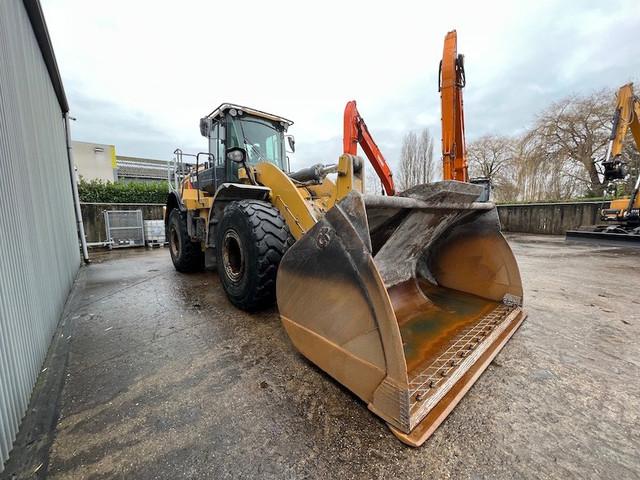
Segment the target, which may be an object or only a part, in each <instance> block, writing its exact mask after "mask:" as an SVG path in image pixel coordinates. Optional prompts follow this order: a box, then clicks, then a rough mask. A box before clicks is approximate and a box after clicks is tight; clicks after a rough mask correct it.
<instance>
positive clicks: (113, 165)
mask: <svg viewBox="0 0 640 480" xmlns="http://www.w3.org/2000/svg"><path fill="white" fill-rule="evenodd" d="M111 168H113V169H114V170H115V169H116V168H118V160H117V158H116V147H115V146H114V145H111Z"/></svg>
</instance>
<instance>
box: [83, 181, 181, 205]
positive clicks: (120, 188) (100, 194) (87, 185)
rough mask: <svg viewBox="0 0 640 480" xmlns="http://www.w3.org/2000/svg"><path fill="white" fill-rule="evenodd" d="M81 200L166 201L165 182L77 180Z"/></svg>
mask: <svg viewBox="0 0 640 480" xmlns="http://www.w3.org/2000/svg"><path fill="white" fill-rule="evenodd" d="M78 193H79V195H80V201H81V202H92V203H166V202H167V194H168V193H169V184H168V183H167V182H149V183H146V182H128V183H124V182H122V183H120V182H117V183H113V182H104V181H102V180H91V181H86V180H84V179H80V182H78Z"/></svg>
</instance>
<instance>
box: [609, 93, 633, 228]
mask: <svg viewBox="0 0 640 480" xmlns="http://www.w3.org/2000/svg"><path fill="white" fill-rule="evenodd" d="M616 110H617V111H619V112H620V121H619V122H618V126H617V128H616V131H615V135H614V138H613V140H611V157H612V158H616V157H618V156H620V155H621V154H622V148H623V146H624V140H625V137H626V135H627V130H631V135H632V137H633V140H634V141H635V144H636V149H637V150H638V151H640V100H638V98H637V97H636V96H635V95H634V94H633V83H627V84H626V85H623V86H622V87H620V89H619V90H618V96H617V100H616ZM630 200H631V197H624V198H618V199H615V200H612V201H611V205H610V207H609V208H611V209H617V210H619V211H620V213H619V214H618V215H616V214H608V215H606V217H608V218H609V219H623V218H624V215H625V213H627V208H628V207H629V201H630ZM631 208H634V209H635V208H640V194H639V195H637V196H636V199H635V201H634V204H633V206H632V207H631Z"/></svg>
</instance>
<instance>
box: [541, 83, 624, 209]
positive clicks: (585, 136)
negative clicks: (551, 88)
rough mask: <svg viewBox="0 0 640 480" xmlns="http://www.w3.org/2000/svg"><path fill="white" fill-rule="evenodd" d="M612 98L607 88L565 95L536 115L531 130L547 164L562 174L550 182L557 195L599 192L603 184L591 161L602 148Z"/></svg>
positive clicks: (597, 156)
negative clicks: (581, 93) (583, 94)
mask: <svg viewBox="0 0 640 480" xmlns="http://www.w3.org/2000/svg"><path fill="white" fill-rule="evenodd" d="M613 98H614V96H613V94H612V93H611V91H609V90H602V91H599V92H596V93H593V94H592V95H589V96H585V97H578V96H571V97H567V98H565V99H563V100H560V101H559V102H556V103H554V104H552V105H551V106H550V107H549V108H547V109H546V110H545V111H544V112H543V113H542V114H541V115H540V116H539V117H538V120H537V121H536V124H535V126H534V129H533V131H532V133H533V134H534V135H535V136H536V137H537V141H538V144H539V145H538V147H539V148H540V149H541V151H540V153H541V155H542V156H543V157H544V160H545V162H546V163H547V166H548V167H549V168H550V169H552V170H555V171H556V172H559V173H561V174H562V177H563V178H554V179H553V180H554V182H555V183H552V184H551V185H550V186H551V187H552V188H555V190H556V191H555V192H553V193H554V194H556V195H562V197H560V198H566V195H573V194H576V193H579V192H581V191H582V193H586V194H590V195H602V193H603V190H604V184H603V183H602V179H601V176H600V175H599V171H598V168H597V165H596V164H595V163H594V161H595V160H598V159H600V158H602V157H603V156H604V154H605V151H606V145H607V141H608V135H609V132H610V129H611V115H612V112H613V108H612V100H613ZM550 173H552V172H550Z"/></svg>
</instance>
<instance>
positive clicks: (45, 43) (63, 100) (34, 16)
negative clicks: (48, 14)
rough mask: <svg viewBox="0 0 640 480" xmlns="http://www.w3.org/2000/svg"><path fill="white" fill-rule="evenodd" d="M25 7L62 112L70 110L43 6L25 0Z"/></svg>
mask: <svg viewBox="0 0 640 480" xmlns="http://www.w3.org/2000/svg"><path fill="white" fill-rule="evenodd" d="M23 3H24V8H25V10H26V11H27V15H28V16H29V22H31V28H33V33H34V34H35V36H36V41H37V42H38V46H39V47H40V51H41V52H42V58H43V60H44V64H45V65H46V66H47V71H48V72H49V78H51V83H52V85H53V90H54V92H56V97H58V103H59V104H60V109H61V110H62V113H68V112H69V103H68V102H67V96H66V94H65V93H64V87H63V85H62V77H60V70H59V69H58V62H57V61H56V56H55V54H54V52H53V45H52V44H51V37H49V30H48V29H47V23H46V22H45V20H44V14H43V13H42V7H41V6H40V1H39V0H23Z"/></svg>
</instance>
